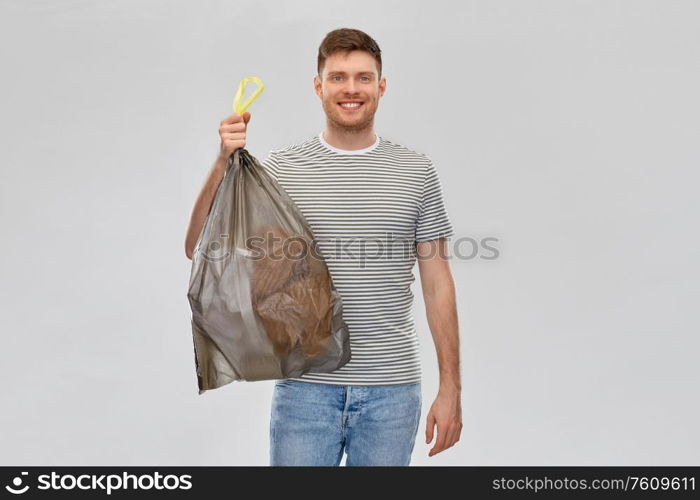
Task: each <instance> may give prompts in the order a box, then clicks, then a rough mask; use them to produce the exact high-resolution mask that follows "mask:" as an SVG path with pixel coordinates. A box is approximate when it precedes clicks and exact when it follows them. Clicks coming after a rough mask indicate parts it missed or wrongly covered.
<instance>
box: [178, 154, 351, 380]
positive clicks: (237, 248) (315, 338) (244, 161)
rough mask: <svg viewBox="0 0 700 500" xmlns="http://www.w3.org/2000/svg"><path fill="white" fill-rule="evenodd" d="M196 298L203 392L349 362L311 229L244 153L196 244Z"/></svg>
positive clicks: (233, 163)
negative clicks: (241, 382) (234, 382)
mask: <svg viewBox="0 0 700 500" xmlns="http://www.w3.org/2000/svg"><path fill="white" fill-rule="evenodd" d="M187 296H188V300H189V302H190V307H191V309H192V333H193V338H194V350H195V365H196V371H197V381H198V385H199V394H202V393H203V392H205V391H207V390H210V389H216V388H218V387H221V386H223V385H225V384H228V383H229V382H232V381H234V380H245V381H254V380H266V379H281V378H288V377H299V376H300V375H302V374H304V373H306V372H309V371H314V372H330V371H333V370H336V369H338V368H340V367H341V366H343V365H345V364H346V363H347V362H348V361H349V360H350V356H351V352H350V338H349V331H348V327H347V325H346V323H345V322H344V321H343V318H342V300H341V297H340V295H339V294H338V292H337V290H336V288H335V286H334V285H333V280H332V277H331V275H330V272H329V270H328V267H327V265H326V262H325V260H323V256H322V254H321V252H320V250H319V248H318V246H317V243H316V240H315V239H314V235H313V233H312V231H311V228H310V227H309V224H308V222H307V221H306V219H305V218H304V216H303V214H302V213H301V212H300V211H299V209H298V207H297V206H296V205H295V203H294V202H293V201H292V199H291V198H290V197H289V196H288V194H287V193H286V191H285V190H284V188H282V187H281V186H280V185H279V184H278V183H277V182H276V181H275V180H274V179H273V178H272V177H271V176H270V174H269V173H267V171H266V170H265V168H264V167H263V166H262V165H261V164H260V163H259V162H258V160H256V159H255V158H254V157H253V156H252V155H251V154H250V153H249V152H248V151H247V150H246V149H245V148H243V149H238V150H236V151H235V152H234V154H233V155H232V156H231V158H230V159H229V163H228V166H227V171H226V174H225V176H224V178H223V180H222V181H221V183H220V185H219V187H218V190H217V192H216V195H215V197H214V200H213V203H212V208H211V211H210V213H209V215H208V217H207V220H206V222H205V224H204V226H203V228H202V232H201V233H200V235H199V238H198V240H197V244H196V247H195V250H194V253H193V256H192V272H191V276H190V283H189V291H188V294H187Z"/></svg>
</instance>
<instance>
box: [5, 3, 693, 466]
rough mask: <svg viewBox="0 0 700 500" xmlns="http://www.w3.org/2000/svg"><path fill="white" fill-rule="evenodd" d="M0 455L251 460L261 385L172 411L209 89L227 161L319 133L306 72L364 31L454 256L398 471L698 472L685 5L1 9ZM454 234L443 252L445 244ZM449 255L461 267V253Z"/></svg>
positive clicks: (385, 130) (265, 394)
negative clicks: (458, 371) (432, 174)
mask: <svg viewBox="0 0 700 500" xmlns="http://www.w3.org/2000/svg"><path fill="white" fill-rule="evenodd" d="M0 6H1V9H0V28H1V29H0V42H1V43H0V47H2V48H1V49H0V50H1V51H2V52H1V54H2V55H1V59H0V63H1V64H2V79H1V80H0V85H1V87H0V91H1V92H0V96H1V97H0V98H1V99H2V114H1V118H0V120H1V122H0V127H1V128H0V136H1V137H2V143H3V144H2V153H1V154H2V162H1V165H2V179H1V181H0V190H1V197H0V200H1V201H0V203H2V212H1V217H2V235H3V236H2V238H3V239H2V243H3V245H2V247H3V249H2V256H3V258H2V261H1V263H0V270H1V271H0V272H1V273H2V274H1V277H0V279H1V281H2V297H1V300H0V304H2V315H1V316H0V317H1V318H2V319H1V321H2V350H1V351H0V352H2V362H1V363H0V380H1V383H2V396H3V405H2V412H0V429H2V430H1V431H0V432H1V434H0V463H1V464H2V465H16V464H26V465H67V464H73V465H77V464H85V465H266V464H267V463H268V462H267V460H268V448H267V447H268V425H269V410H270V398H271V393H272V382H271V381H269V382H268V381H264V382H257V383H233V384H231V385H228V386H226V387H225V388H222V389H218V390H216V391H210V392H208V393H205V394H204V395H202V396H198V395H197V388H196V377H195V367H194V353H193V345H192V336H191V330H190V322H189V321H190V310H189V305H188V302H187V299H186V287H187V281H188V278H189V271H190V261H189V260H188V259H187V258H186V257H185V253H184V235H185V229H186V225H187V221H188V218H189V215H190V210H191V208H192V205H193V203H194V199H195V197H196V194H197V192H198V191H199V188H200V187H201V184H202V182H203V181H204V177H205V175H206V173H207V171H208V169H209V168H210V166H211V164H212V162H213V161H214V158H215V155H216V153H217V151H218V146H219V142H218V141H219V138H218V132H217V129H218V126H219V122H220V120H222V119H223V118H224V117H226V116H227V115H228V114H230V113H231V102H232V99H233V95H234V93H235V90H236V88H237V85H238V82H239V81H240V79H241V78H243V77H245V76H250V75H254V76H258V77H260V78H261V79H262V80H263V81H264V83H265V85H266V89H265V92H264V93H263V94H262V96H261V97H260V99H258V100H257V101H256V102H255V103H254V104H253V106H252V107H251V109H250V111H251V113H252V119H251V122H250V124H249V134H248V144H247V148H248V149H249V150H250V151H251V152H252V153H253V154H254V155H256V156H258V157H259V158H261V159H262V158H264V157H265V156H266V155H267V153H268V152H269V150H270V149H272V148H277V147H282V146H286V145H288V144H292V143H295V142H298V141H300V140H304V139H306V138H308V137H310V136H311V135H313V134H317V133H318V132H320V131H321V130H322V129H323V126H324V119H325V117H324V114H323V110H322V108H321V105H320V101H319V100H318V98H317V96H316V95H315V94H314V92H313V87H312V79H313V76H314V74H315V71H316V54H317V49H318V45H319V43H320V41H321V40H322V38H323V36H324V35H325V34H326V33H327V32H328V31H331V30H332V29H335V28H338V27H355V28H359V29H362V30H365V31H366V32H368V33H369V34H370V35H371V36H373V37H374V38H375V39H376V40H377V42H378V43H379V45H380V47H381V49H382V51H383V57H384V75H385V76H386V77H387V92H386V94H385V96H384V97H383V98H382V100H381V101H380V105H379V110H378V114H377V116H376V131H377V133H379V134H380V135H382V136H385V137H387V138H390V139H391V140H394V141H396V142H399V143H401V144H404V145H406V146H408V147H410V148H412V149H415V150H417V151H421V152H424V153H426V154H428V155H429V156H431V157H432V158H433V160H434V162H435V164H436V167H437V168H438V172H439V174H440V176H441V179H442V181H443V185H444V192H445V197H446V203H447V208H448V211H449V213H450V215H451V217H452V219H453V221H454V225H455V231H456V236H455V240H456V239H458V238H474V239H476V240H480V239H481V238H486V237H492V238H497V239H498V241H497V242H496V243H492V244H491V246H495V247H497V248H498V251H499V255H498V258H496V259H492V260H489V259H487V258H485V257H489V256H491V255H492V252H490V251H485V250H482V251H481V252H480V253H479V254H478V255H477V256H476V257H475V258H472V259H464V260H456V259H453V261H452V266H453V272H454V276H455V280H456V284H457V293H458V302H459V315H460V329H461V340H462V352H461V354H462V373H463V412H464V429H463V432H462V438H461V440H460V441H459V442H458V443H457V444H456V445H455V446H454V447H453V448H450V449H449V450H447V451H445V452H443V453H441V454H438V455H437V456H435V457H432V458H428V456H427V453H428V450H429V448H430V447H431V446H432V444H431V445H426V444H425V442H424V436H425V417H426V415H427V411H428V409H429V408H430V404H431V403H432V401H433V398H434V397H435V394H436V391H437V362H436V357H435V351H434V348H433V344H432V338H431V336H430V332H429V330H428V326H427V323H426V320H425V314H424V309H423V307H424V306H423V300H422V297H421V294H420V285H419V278H418V269H417V267H416V268H415V269H414V273H415V275H416V283H415V284H414V285H415V286H414V292H416V303H415V311H416V318H417V327H418V330H419V332H420V337H421V344H422V356H423V360H424V365H423V366H424V373H425V379H424V386H423V397H424V407H423V414H422V416H421V419H422V423H421V426H420V428H419V431H418V437H417V440H416V446H415V451H414V454H413V462H412V463H413V464H414V465H518V464H519V465H544V464H553V465H622V464H627V465H656V464H665V465H691V464H694V465H697V464H698V463H700V433H699V432H698V426H697V422H698V421H699V420H700V407H699V404H698V398H697V391H698V382H699V373H700V370H699V369H698V363H697V351H698V347H700V341H699V340H698V330H699V328H698V327H699V326H700V321H699V320H698V316H697V305H698V299H699V298H700V293H699V292H700V285H699V282H700V280H699V278H700V276H699V274H700V273H699V272H698V271H699V269H700V266H699V265H698V260H697V259H698V256H700V252H699V250H700V237H699V236H698V231H697V218H698V217H697V216H698V209H699V208H700V206H699V205H700V203H699V202H698V199H697V196H696V193H695V191H696V188H697V181H698V174H697V167H698V160H700V151H699V147H698V145H699V143H700V142H699V139H700V125H699V124H698V116H699V115H700V99H699V98H698V92H697V89H698V88H700V57H699V56H700V53H699V52H700V51H699V50H698V49H700V37H699V35H698V30H697V27H698V21H699V20H700V19H699V17H700V16H699V14H700V5H699V4H698V3H697V2H690V1H672V2H662V1H655V2H652V1H612V2H602V1H561V0H556V1H555V0H552V1H528V2H522V1H500V2H489V1H486V0H483V1H476V2H475V1H465V2H447V1H432V2H424V1H422V0H420V1H419V0H401V1H382V2H379V3H375V2H367V1H355V2H352V3H350V4H348V3H347V2H338V1H329V0H323V1H304V2H301V1H296V2H286V3H285V2H281V1H280V2H269V1H268V2H264V3H257V4H255V3H252V2H238V1H235V2H234V1H207V2H197V3H196V4H195V3H194V2H173V1H148V2H144V1H138V2H137V1H136V0H122V1H104V2H91V1H87V0H85V1H77V0H74V1H71V0H63V1H48V0H35V1H32V2H21V1H3V2H2V3H0ZM455 240H453V241H455ZM465 249H466V250H465V251H466V252H467V253H468V252H469V251H470V249H469V247H465Z"/></svg>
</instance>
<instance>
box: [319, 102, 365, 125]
mask: <svg viewBox="0 0 700 500" xmlns="http://www.w3.org/2000/svg"><path fill="white" fill-rule="evenodd" d="M339 100H342V99H331V100H325V99H324V100H323V110H324V111H325V112H326V119H327V120H328V123H329V125H331V126H332V127H333V128H336V129H339V130H343V131H345V132H356V133H357V132H362V131H365V130H367V129H370V128H371V127H372V124H373V123H374V114H375V113H376V111H377V101H376V100H366V101H364V104H363V105H362V108H363V109H361V111H360V112H359V113H357V115H354V114H352V115H351V114H346V113H344V112H343V110H342V109H340V106H338V101H339Z"/></svg>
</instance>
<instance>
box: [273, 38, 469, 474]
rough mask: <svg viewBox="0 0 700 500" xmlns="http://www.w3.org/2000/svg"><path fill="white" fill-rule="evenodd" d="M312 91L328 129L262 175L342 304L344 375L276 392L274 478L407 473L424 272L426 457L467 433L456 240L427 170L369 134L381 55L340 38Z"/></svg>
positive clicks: (327, 42) (380, 81)
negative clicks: (373, 470) (316, 471)
mask: <svg viewBox="0 0 700 500" xmlns="http://www.w3.org/2000/svg"><path fill="white" fill-rule="evenodd" d="M317 69H318V75H317V76H315V77H314V88H315V91H316V94H317V95H318V96H319V98H320V100H321V104H322V105H323V109H324V111H325V114H326V126H325V129H324V130H323V131H322V132H320V133H319V134H318V135H314V136H313V137H311V138H310V139H308V140H306V141H304V142H302V143H299V144H295V145H292V146H288V147H285V148H282V149H277V150H274V151H272V152H271V153H270V155H269V156H268V157H267V159H265V160H264V162H263V165H264V167H265V168H266V170H267V171H268V172H269V173H270V174H271V175H272V176H273V177H274V178H275V179H276V180H277V181H278V182H279V183H280V184H281V185H282V186H283V187H284V188H285V190H286V191H287V192H288V193H289V195H290V196H291V197H292V199H293V200H294V202H295V203H296V204H297V206H298V207H299V209H300V210H301V211H302V213H303V214H304V216H305V217H306V219H307V221H308V222H309V224H310V226H311V228H312V230H313V232H314V235H315V237H316V239H317V241H318V244H319V248H320V250H321V252H322V254H323V256H324V258H325V260H326V262H327V264H328V268H329V270H330V272H331V276H332V278H333V282H334V284H335V285H336V287H337V289H338V291H339V293H340V295H341V297H342V300H343V318H344V320H345V321H346V323H347V324H348V327H349V330H350V346H351V351H352V357H351V359H350V361H349V362H348V363H347V364H346V365H344V366H342V367H341V368H339V369H337V370H336V371H333V372H328V373H313V372H309V373H306V374H304V375H302V376H301V377H299V378H289V379H284V380H278V381H276V382H275V386H274V393H273V399H272V413H271V420H270V464H271V465H339V463H340V461H341V459H342V455H343V452H345V453H346V455H347V458H346V464H347V465H348V466H352V465H409V463H410V460H411V454H412V451H413V448H414V444H415V439H416V435H417V431H418V426H419V421H420V415H421V402H422V397H421V375H422V372H421V366H420V353H419V345H418V337H417V333H416V329H415V325H414V319H413V314H412V307H413V294H412V292H411V289H410V286H411V283H412V282H413V281H414V279H415V278H414V275H413V271H412V270H413V267H414V266H415V263H416V260H417V261H418V266H419V270H420V276H421V285H422V292H423V296H424V298H425V304H426V314H427V319H428V324H429V327H430V331H431V334H432V336H433V339H434V344H435V347H436V351H437V358H438V363H439V369H440V386H439V390H438V393H437V396H436V398H435V400H434V402H433V403H432V406H431V407H430V410H429V413H428V415H427V419H426V433H425V435H426V442H427V443H430V442H431V441H432V440H433V437H434V433H435V428H437V433H436V435H437V436H436V440H435V445H434V446H433V447H432V449H431V450H430V452H429V455H430V456H432V455H434V454H436V453H439V452H441V451H443V450H445V449H447V448H449V447H451V446H452V445H454V443H456V442H457V441H458V440H459V437H460V433H461V428H462V415H461V381H460V368H459V336H458V321H457V310H456V304H455V303H456V300H455V287H454V283H453V279H452V275H451V271H450V267H449V260H448V259H447V249H446V239H447V238H449V237H450V236H452V234H453V229H452V224H451V222H450V219H449V217H448V214H447V211H446V209H445V206H444V203H443V197H442V188H441V183H440V180H439V178H438V174H437V171H436V169H435V166H434V165H433V163H432V161H431V160H430V158H428V157H427V156H426V155H425V154H422V153H418V152H416V151H413V150H411V149H409V148H407V147H404V146H402V145H400V144H397V143H396V142H393V141H391V140H389V139H387V138H386V137H382V136H379V135H377V134H376V133H375V131H374V115H375V113H376V112H377V108H378V106H379V100H380V99H381V97H382V95H384V92H385V91H386V78H384V77H382V59H381V51H380V49H379V47H378V45H377V43H376V42H375V41H374V40H373V39H372V38H371V37H370V36H368V35H367V34H366V33H364V32H362V31H360V30H355V29H345V28H344V29H338V30H334V31H332V32H330V33H328V34H327V35H326V37H325V38H324V40H323V41H322V43H321V45H320V47H319V52H318V68H317Z"/></svg>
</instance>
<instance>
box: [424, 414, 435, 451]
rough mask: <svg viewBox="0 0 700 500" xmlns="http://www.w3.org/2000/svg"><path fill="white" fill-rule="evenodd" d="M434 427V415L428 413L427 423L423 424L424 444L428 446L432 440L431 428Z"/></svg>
mask: <svg viewBox="0 0 700 500" xmlns="http://www.w3.org/2000/svg"><path fill="white" fill-rule="evenodd" d="M434 427H435V415H433V412H432V411H430V412H429V413H428V421H427V423H426V424H425V443H426V444H429V443H430V442H431V441H432V440H433V430H434V429H433V428H434Z"/></svg>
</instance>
